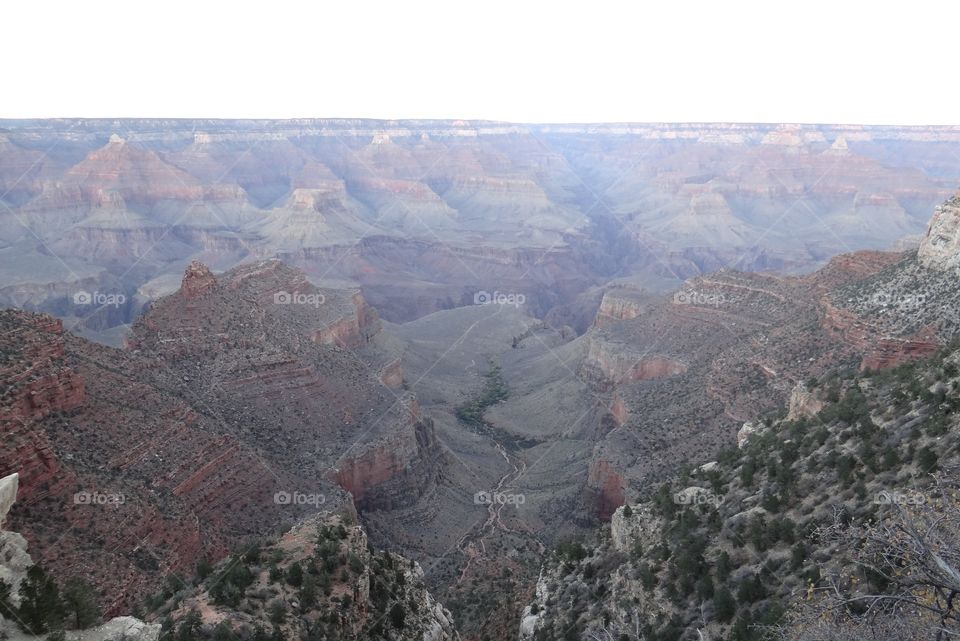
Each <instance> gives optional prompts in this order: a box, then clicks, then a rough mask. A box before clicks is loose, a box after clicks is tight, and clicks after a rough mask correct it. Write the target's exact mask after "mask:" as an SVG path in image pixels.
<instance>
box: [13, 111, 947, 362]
mask: <svg viewBox="0 0 960 641" xmlns="http://www.w3.org/2000/svg"><path fill="white" fill-rule="evenodd" d="M958 153H960V130H958V129H957V128H955V127H858V126H848V125H759V124H758V125H737V124H723V123H712V124H711V123H701V124H649V125H628V124H610V125H582V126H581V125H516V124H509V123H496V122H484V121H476V122H468V121H368V120H290V121H230V120H188V121H171V120H135V119H130V120H33V121H31V120H3V121H0V203H2V205H3V207H2V208H0V255H2V256H3V261H2V268H3V271H2V279H0V281H2V283H3V285H2V286H0V304H3V305H5V306H10V307H19V308H23V309H28V310H31V311H40V312H46V313H50V314H52V315H54V316H57V317H59V318H61V319H63V320H64V321H65V322H66V323H67V324H68V327H69V328H71V330H72V331H74V332H79V333H83V334H84V335H86V336H88V337H90V338H93V339H94V340H97V341H100V342H105V343H108V344H111V345H114V346H117V345H120V344H122V341H123V337H124V334H125V333H126V332H127V330H128V326H129V325H130V324H131V323H132V322H133V320H134V319H135V318H136V317H137V315H138V314H139V313H140V312H141V311H142V310H143V309H144V307H145V306H146V305H148V304H149V302H150V301H152V300H155V299H157V298H158V297H160V296H162V295H164V294H167V293H170V292H172V291H174V290H175V289H176V286H177V283H178V282H179V278H180V274H182V273H183V270H184V269H185V268H186V266H187V265H188V264H189V262H190V261H191V260H194V259H198V260H201V261H202V262H204V263H205V264H207V265H209V266H211V267H212V268H213V269H215V270H217V271H223V270H226V269H228V268H230V267H232V266H234V265H236V264H238V263H240V262H244V261H247V262H249V261H253V260H264V259H268V258H280V259H281V260H283V261H284V262H286V263H288V264H290V265H292V266H296V267H299V268H301V269H303V270H304V271H305V272H306V273H307V274H308V276H310V277H311V278H313V279H315V280H317V281H318V282H320V281H322V282H324V283H329V284H334V285H336V286H347V287H356V288H360V289H362V291H363V294H364V297H365V299H366V300H367V301H368V302H369V303H370V304H371V305H373V306H374V307H375V308H376V309H377V310H378V312H379V313H380V315H381V316H382V317H383V318H385V319H388V320H390V321H394V322H404V321H409V320H413V319H416V318H419V317H421V316H424V315H426V314H429V313H432V312H435V311H439V310H444V309H450V308H453V307H458V306H462V305H465V304H469V303H470V302H471V301H472V300H473V297H474V295H475V294H476V293H477V292H478V291H486V290H490V291H493V290H499V291H501V292H509V293H513V294H522V295H524V296H525V298H526V300H527V304H528V306H529V309H530V310H531V311H532V313H534V314H535V315H536V316H538V317H540V318H545V319H547V320H548V321H550V322H552V323H553V322H560V323H564V324H571V325H572V326H573V327H574V329H576V330H577V331H581V332H582V331H583V330H584V329H586V325H585V323H587V322H589V319H590V318H592V315H593V311H595V309H596V307H595V306H596V304H597V303H596V299H597V297H596V296H590V295H588V293H589V292H596V290H597V288H602V287H604V286H606V285H607V284H608V283H612V282H615V281H619V282H617V284H628V283H631V282H632V283H633V284H634V285H635V284H636V283H638V282H639V283H640V287H641V289H644V290H647V291H653V292H664V291H669V290H672V289H674V288H676V287H677V286H678V285H679V283H680V282H681V281H682V280H684V279H686V278H689V277H692V276H696V275H702V274H704V273H707V272H712V271H716V270H717V269H720V268H722V267H732V268H736V269H740V270H747V271H755V270H777V271H780V272H784V273H796V272H803V271H810V270H811V269H813V268H816V267H818V266H821V265H823V264H824V263H825V262H826V261H827V260H828V259H829V258H831V257H832V256H834V255H836V254H840V253H848V252H850V251H855V250H860V249H882V248H888V247H891V246H893V245H895V244H897V243H901V244H902V243H904V242H906V243H908V244H909V243H915V242H917V241H918V240H919V238H920V237H922V235H923V233H924V227H925V224H926V222H927V220H928V218H929V212H930V211H931V210H932V208H933V207H934V206H935V205H937V204H939V203H941V202H942V201H943V200H944V199H945V198H947V197H948V196H949V195H950V194H951V193H952V191H953V190H954V189H955V187H956V184H957V182H958V181H960V172H958V171H957V170H956V162H955V159H956V155H957V154H958ZM79 292H85V293H88V294H91V297H90V298H91V301H90V302H77V300H76V299H75V296H76V295H77V294H78V293H79ZM96 294H100V296H98V297H97V298H98V300H104V299H105V297H107V296H113V298H111V299H107V300H109V302H108V303H107V304H91V303H92V302H93V301H92V299H93V298H94V295H96ZM118 299H119V300H118ZM583 304H588V305H589V306H591V307H592V308H593V309H589V310H586V311H585V310H583V309H582V308H581V307H580V306H581V305H583ZM571 305H573V308H571V307H570V306H571ZM571 320H572V321H573V322H572V323H570V322H569V321H571ZM557 327H558V328H559V327H560V325H557Z"/></svg>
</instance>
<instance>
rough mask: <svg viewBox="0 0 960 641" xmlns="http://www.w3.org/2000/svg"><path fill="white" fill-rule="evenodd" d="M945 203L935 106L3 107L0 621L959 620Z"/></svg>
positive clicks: (756, 625)
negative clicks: (531, 109) (396, 114)
mask: <svg viewBox="0 0 960 641" xmlns="http://www.w3.org/2000/svg"><path fill="white" fill-rule="evenodd" d="M958 186H960V127H953V126H922V127H921V126H917V127H905V126H903V127H898V126H855V125H811V124H803V125H800V124H752V125H751V124H732V123H699V124H697V123H691V124H631V123H622V124H596V125H558V124H553V125H550V124H544V125H520V124H511V123H502V122H490V121H463V120H457V121H453V120H450V121H439V120H437V121H433V120H430V121H428V120H410V121H406V120H403V121H386V120H381V121H376V120H334V119H330V120H319V119H318V120H306V119H304V120H259V121H258V120H148V119H116V120H106V119H72V120H66V119H64V120H0V269H2V274H3V278H2V279H0V308H2V309H0V381H2V384H3V387H2V390H3V391H2V395H0V434H2V442H0V634H5V635H8V636H9V638H11V639H21V638H22V639H33V638H38V637H40V636H41V635H47V638H51V639H55V638H56V637H55V636H54V635H58V634H59V635H65V636H66V638H70V639H80V638H84V639H95V640H96V641H107V640H108V639H114V638H120V637H123V638H132V639H137V640H138V641H158V640H161V639H162V640H163V641H174V640H177V641H189V640H191V639H206V638H212V639H216V640H217V641H232V640H237V641H248V640H251V639H253V640H256V641H260V640H261V639H285V640H286V641H299V640H300V639H304V640H311V641H312V640H314V639H391V640H401V639H403V640H406V639H418V640H420V639H422V640H424V641H440V640H443V639H463V640H464V641H467V640H476V641H484V640H491V641H499V640H501V639H520V640H523V641H541V640H547V639H571V640H572V639H591V640H594V639H597V640H606V639H611V640H616V641H620V640H622V639H626V640H627V641H641V640H642V641H651V640H670V641H678V640H680V639H684V640H686V639H704V638H709V639H739V640H753V639H761V638H778V639H796V640H799V639H847V638H877V639H887V638H890V639H893V638H911V639H912V638H917V639H920V638H932V637H930V636H925V635H926V632H927V631H928V630H929V629H931V627H933V628H936V627H938V626H939V628H942V629H944V630H947V631H948V632H947V636H946V637H942V638H953V636H954V635H956V634H960V632H958V620H957V618H956V614H955V612H954V611H953V609H952V608H953V607H954V606H953V598H954V596H955V594H957V593H960V583H958V582H957V576H960V574H957V570H956V568H958V567H960V565H958V562H957V560H958V559H960V553H958V552H957V550H960V546H957V545H956V537H957V531H956V530H955V529H954V526H955V525H956V523H958V522H960V519H958V520H957V521H955V520H953V519H955V518H956V514H960V510H958V509H957V508H958V506H957V504H956V498H955V497H956V494H955V493H952V488H953V487H954V486H953V485H952V484H954V483H955V482H956V480H957V478H958V477H957V474H956V469H957V468H956V465H955V464H956V463H958V462H960V461H958V460H957V458H958V452H960V449H958V446H960V440H958V438H960V430H958V419H957V413H956V410H957V409H960V402H958V381H960V378H958V371H957V363H958V362H960V361H958V348H960V347H958V345H960V344H958V342H957V341H958V334H960V288H958V287H957V282H958V281H957V278H958V276H960V271H958V270H960V193H958V192H957V188H958ZM891 493H892V494H891ZM894 495H895V496H896V497H901V498H902V497H904V496H909V497H911V500H910V501H906V500H902V501H901V500H899V499H898V500H892V499H890V497H891V496H894ZM815 496H816V497H819V499H817V500H816V501H814V499H812V498H810V497H815ZM878 496H880V497H881V499H879V500H878V499H877V497H878ZM917 497H920V498H917ZM921 499H922V500H921ZM811 501H813V503H811ZM937 514H940V515H941V517H942V519H941V520H937V518H936V516H937ZM877 523H880V525H877ZM921 525H926V526H929V527H928V528H927V529H925V528H924V527H921ZM884 527H886V528H888V530H884V529H883V528H884ZM831 528H833V529H831ZM854 528H861V529H859V530H854ZM897 528H899V530H898V529H897ZM851 530H852V531H853V534H849V531H851ZM888 531H897V532H900V533H901V534H902V537H901V538H897V537H896V536H894V535H890V536H889V537H886V538H884V536H885V533H887V532H888ZM769 532H774V534H769ZM924 532H926V534H924ZM765 533H766V534H765ZM828 535H830V536H828ZM831 536H832V537H833V538H830V537H831ZM844 536H847V537H848V538H849V539H850V540H852V539H854V538H856V537H857V536H859V537H860V538H859V539H858V540H860V541H863V540H867V541H872V542H873V545H874V546H875V547H873V548H870V550H868V551H867V552H864V551H863V550H862V549H861V548H862V547H863V546H862V545H861V546H859V547H858V545H856V544H854V543H850V540H847V539H843V537H844ZM903 537H905V538H906V540H907V542H906V543H904V542H903V541H904V538H903ZM845 543H850V549H846V548H843V552H842V553H841V552H840V551H838V550H840V549H841V547H842V545H844V544H845ZM882 545H888V547H882ZM896 545H901V546H902V547H901V548H896V547H895V546H896ZM889 546H893V549H894V551H896V550H902V549H903V548H909V549H908V550H907V552H904V553H903V558H902V559H901V561H900V562H899V565H897V564H894V565H897V568H898V569H897V571H893V570H891V569H890V568H888V567H886V566H882V567H881V565H878V563H879V562H878V561H876V559H877V558H880V559H885V560H889V559H890V558H891V557H890V555H892V554H894V552H892V551H891V547H889ZM798 550H799V551H798ZM868 552H869V553H870V554H872V556H869V557H868V556H857V555H858V554H861V555H866V554H867V553H868ZM720 568H723V569H722V570H721V569H720ZM937 568H939V569H937ZM898 572H902V575H901V574H898ZM858 573H859V574H858ZM901 576H903V577H906V578H904V579H903V580H902V581H901V580H900V577H901ZM907 579H909V580H907ZM858 581H859V583H858ZM50 586H59V592H58V591H57V589H54V590H53V591H51V590H50V589H49V588H50ZM78 586H80V587H78ZM814 594H828V595H829V596H824V597H823V598H822V599H820V600H818V599H814V598H813V596H812V595H814ZM841 594H842V595H850V596H849V600H847V601H843V600H840V599H839V596H837V595H841ZM831 598H834V599H837V600H838V602H839V603H842V604H843V605H844V608H843V609H842V610H841V611H842V612H844V613H845V615H844V616H846V617H848V618H847V619H843V620H839V619H838V620H833V619H830V620H829V621H828V620H827V619H826V618H825V616H823V613H824V612H830V613H835V612H836V611H837V610H836V607H837V605H836V604H835V603H832V602H829V603H827V601H829V600H830V599H831ZM857 599H861V600H867V601H866V603H868V604H871V603H872V604H875V605H876V610H870V609H867V608H864V607H860V606H857V607H854V606H851V605H850V603H851V602H852V601H856V600H857ZM869 599H872V601H871V600H869ZM891 603H896V604H903V603H906V604H907V605H904V606H900V605H897V606H896V607H894V606H889V604H891ZM888 606H889V607H888ZM817 607H820V608H823V609H821V610H816V608H817ZM831 607H832V608H833V609H831ZM897 607H902V609H899V610H898V609H896V608H897ZM865 610H867V612H866V614H865ZM51 612H52V613H53V614H50V613H51ZM45 613H46V614H45ZM871 616H872V617H874V618H871ZM840 618H842V617H840ZM848 619H849V620H848ZM904 622H906V623H904ZM897 625H900V626H903V625H906V626H907V627H906V628H902V627H896V626H897ZM818 626H819V627H818ZM857 626H861V627H857ZM884 626H886V627H884ZM864 629H867V630H870V631H871V634H874V633H876V634H877V636H874V637H866V636H857V635H858V634H861V633H863V630H864ZM878 629H882V630H884V631H885V632H884V634H887V632H889V635H890V636H881V635H879V633H877V630H878ZM891 630H892V631H891ZM905 630H908V631H905ZM848 633H849V634H852V635H853V636H849V637H847V636H842V634H848ZM914 633H916V636H909V635H912V634H914ZM818 634H819V635H820V636H817V635H818ZM864 634H865V633H864ZM83 635H85V636H83ZM765 635H767V636H765ZM768 635H773V636H768ZM831 635H832V636H831ZM60 638H64V637H60Z"/></svg>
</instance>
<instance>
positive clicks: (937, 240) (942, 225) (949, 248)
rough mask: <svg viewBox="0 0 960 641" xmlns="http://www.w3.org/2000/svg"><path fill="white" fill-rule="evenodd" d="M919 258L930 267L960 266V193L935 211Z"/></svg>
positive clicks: (922, 263)
mask: <svg viewBox="0 0 960 641" xmlns="http://www.w3.org/2000/svg"><path fill="white" fill-rule="evenodd" d="M917 258H918V259H919V260H920V264H921V265H923V266H924V267H927V268H930V269H937V270H941V271H944V270H947V269H953V270H956V269H957V268H960V194H957V195H956V196H954V197H953V198H951V199H950V200H948V201H947V202H945V203H944V204H942V205H940V206H939V207H937V209H936V211H934V214H933V219H932V220H931V221H930V225H929V227H928V228H927V234H926V236H925V237H924V239H923V241H922V242H921V243H920V249H919V251H918V252H917Z"/></svg>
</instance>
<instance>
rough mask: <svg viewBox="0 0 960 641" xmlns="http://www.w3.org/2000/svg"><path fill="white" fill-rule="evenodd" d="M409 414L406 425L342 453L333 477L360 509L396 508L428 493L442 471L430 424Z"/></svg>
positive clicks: (437, 446)
mask: <svg viewBox="0 0 960 641" xmlns="http://www.w3.org/2000/svg"><path fill="white" fill-rule="evenodd" d="M414 412H415V410H414V411H411V412H408V414H409V426H405V429H403V430H402V431H401V430H397V431H395V432H393V433H391V434H388V435H386V436H384V437H383V438H382V439H379V440H377V441H374V442H368V443H364V444H363V445H362V446H358V447H357V448H355V450H351V451H349V452H347V453H345V454H344V455H343V456H342V457H341V458H340V460H339V461H338V462H337V469H336V470H335V471H334V472H333V474H332V475H333V478H335V479H336V481H337V483H338V484H339V485H340V487H342V488H343V489H345V490H347V491H348V492H350V494H351V495H352V496H353V500H354V503H355V504H356V506H357V508H358V509H360V510H361V511H363V510H376V509H388V510H389V509H396V508H399V507H403V506H406V505H412V504H414V503H415V502H416V501H417V500H418V499H420V498H421V497H423V496H424V495H425V494H427V493H428V492H429V491H430V490H431V488H432V486H433V484H434V483H435V482H436V481H437V478H438V475H439V474H440V473H441V471H442V469H443V464H444V463H443V458H442V451H441V448H440V443H439V442H438V441H437V437H436V433H435V432H434V427H433V421H432V420H431V419H429V418H424V417H422V416H419V415H418V413H414Z"/></svg>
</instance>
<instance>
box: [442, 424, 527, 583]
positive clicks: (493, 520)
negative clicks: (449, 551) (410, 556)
mask: <svg viewBox="0 0 960 641" xmlns="http://www.w3.org/2000/svg"><path fill="white" fill-rule="evenodd" d="M493 444H494V447H496V449H497V452H498V453H499V454H500V456H502V457H503V460H504V461H506V462H507V464H508V465H509V466H510V467H511V468H513V469H511V470H510V471H509V472H507V473H506V474H504V475H503V476H501V477H500V480H499V481H498V482H497V485H496V487H495V488H494V489H493V491H492V492H491V498H492V500H491V501H490V503H489V504H488V505H487V519H486V520H485V521H484V522H483V524H481V525H479V526H477V527H476V528H474V529H473V530H471V531H470V532H467V533H466V534H464V535H463V537H462V538H461V539H460V542H459V543H458V544H457V547H458V548H459V549H460V551H461V552H462V553H463V555H464V556H465V557H466V558H467V562H466V564H465V565H464V566H463V570H462V571H461V572H460V576H459V577H458V578H457V585H459V584H460V583H461V582H462V581H463V579H464V577H465V576H466V575H467V572H469V570H470V567H471V566H472V565H473V564H474V562H476V561H478V560H480V559H482V558H484V557H485V556H486V554H487V546H486V543H485V539H486V538H487V537H489V536H490V535H491V534H493V533H494V532H496V531H497V530H500V531H502V532H509V533H512V534H523V535H526V534H527V533H526V532H518V531H517V530H514V529H513V528H510V527H508V526H507V525H506V524H505V523H504V522H503V519H502V517H501V513H502V511H503V508H504V507H505V506H506V505H507V504H506V502H505V501H498V500H496V497H497V496H500V495H501V494H503V490H504V488H506V487H508V486H509V485H510V484H511V483H513V482H514V481H516V480H517V479H518V478H520V476H522V475H523V473H524V472H526V470H527V461H526V459H524V458H522V457H519V456H516V455H513V454H510V453H509V452H508V451H507V449H506V448H505V447H504V446H503V444H502V443H500V442H499V441H496V440H494V441H493Z"/></svg>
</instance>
